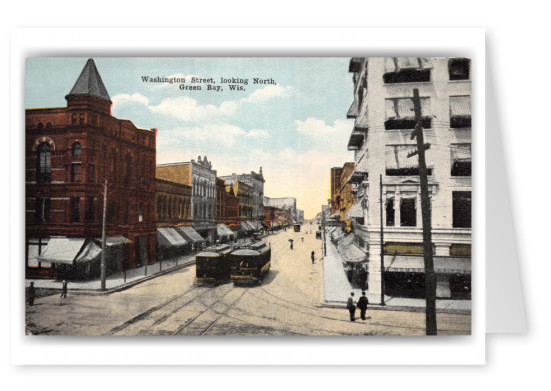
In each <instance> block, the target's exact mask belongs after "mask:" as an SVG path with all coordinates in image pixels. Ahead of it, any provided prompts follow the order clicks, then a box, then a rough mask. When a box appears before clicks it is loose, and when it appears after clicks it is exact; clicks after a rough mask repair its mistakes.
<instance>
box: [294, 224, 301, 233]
mask: <svg viewBox="0 0 551 391" xmlns="http://www.w3.org/2000/svg"><path fill="white" fill-rule="evenodd" d="M293 230H294V231H295V232H300V224H295V225H293Z"/></svg>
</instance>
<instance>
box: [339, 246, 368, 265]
mask: <svg viewBox="0 0 551 391" xmlns="http://www.w3.org/2000/svg"><path fill="white" fill-rule="evenodd" d="M341 252H342V255H344V258H345V261H346V262H354V263H355V262H363V261H365V260H366V257H367V254H366V253H365V251H364V250H362V249H361V248H359V247H358V246H356V245H355V244H353V243H352V244H350V245H349V246H342V247H341Z"/></svg>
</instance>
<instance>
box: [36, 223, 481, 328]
mask: <svg viewBox="0 0 551 391" xmlns="http://www.w3.org/2000/svg"><path fill="white" fill-rule="evenodd" d="M315 228H316V227H315V226H310V225H305V226H303V232H300V233H298V232H293V231H292V230H287V231H286V232H285V231H284V232H280V233H278V234H275V235H269V236H268V237H267V240H268V241H269V242H271V244H272V268H271V270H270V272H269V274H268V275H267V276H266V278H265V279H264V281H263V282H262V283H261V284H260V285H254V286H234V285H233V284H232V283H231V282H228V283H225V284H221V285H218V286H214V287H213V286H206V285H197V284H194V272H195V268H194V266H190V267H186V268H184V269H180V270H177V271H174V272H172V273H170V274H166V275H163V276H160V277H157V278H154V279H152V280H149V281H145V282H143V283H141V284H139V285H136V286H134V287H132V288H130V289H127V290H125V291H122V292H117V293H112V294H109V295H101V296H97V295H94V296H92V295H73V294H71V292H69V295H68V296H67V298H66V299H61V298H59V297H58V296H57V295H54V296H48V297H43V298H39V299H37V300H36V301H35V305H34V306H33V307H29V306H28V305H27V308H26V310H27V311H26V315H27V318H26V325H27V333H28V334H55V335H117V336H118V335H121V336H123V335H126V336H130V335H424V332H425V330H424V322H425V315H424V313H412V312H401V311H369V313H368V315H369V319H368V320H366V321H362V320H357V321H356V322H350V321H349V320H348V311H346V310H345V309H336V308H322V307H320V302H321V281H322V278H321V277H322V276H321V272H322V267H321V261H320V259H319V258H320V255H321V241H320V240H316V239H315ZM310 229H312V234H310V233H308V234H306V233H305V232H304V231H305V230H308V231H309V230H310ZM301 238H304V241H302V239H301ZM289 239H294V249H293V250H291V249H290V248H289V241H288V240H289ZM312 250H314V251H315V252H316V263H315V264H314V265H312V263H311V260H310V253H311V251H312ZM437 319H438V328H439V334H446V335H453V334H463V335H464V334H469V333H470V330H471V326H470V322H471V317H470V316H468V315H457V314H438V315H437Z"/></svg>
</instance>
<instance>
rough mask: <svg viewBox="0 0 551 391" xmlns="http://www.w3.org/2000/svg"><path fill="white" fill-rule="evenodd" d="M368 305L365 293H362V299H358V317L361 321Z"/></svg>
mask: <svg viewBox="0 0 551 391" xmlns="http://www.w3.org/2000/svg"><path fill="white" fill-rule="evenodd" d="M368 304H369V300H367V296H366V295H365V291H362V297H360V298H359V299H358V308H359V309H360V316H361V318H362V320H365V312H366V311H367V305H368Z"/></svg>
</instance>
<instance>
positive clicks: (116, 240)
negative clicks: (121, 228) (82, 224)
mask: <svg viewBox="0 0 551 391" xmlns="http://www.w3.org/2000/svg"><path fill="white" fill-rule="evenodd" d="M95 240H96V243H98V242H99V244H100V245H101V238H96V239H95ZM127 243H132V241H131V240H128V239H127V238H125V237H124V236H114V237H111V238H105V245H106V246H108V247H111V246H118V245H120V244H127Z"/></svg>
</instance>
